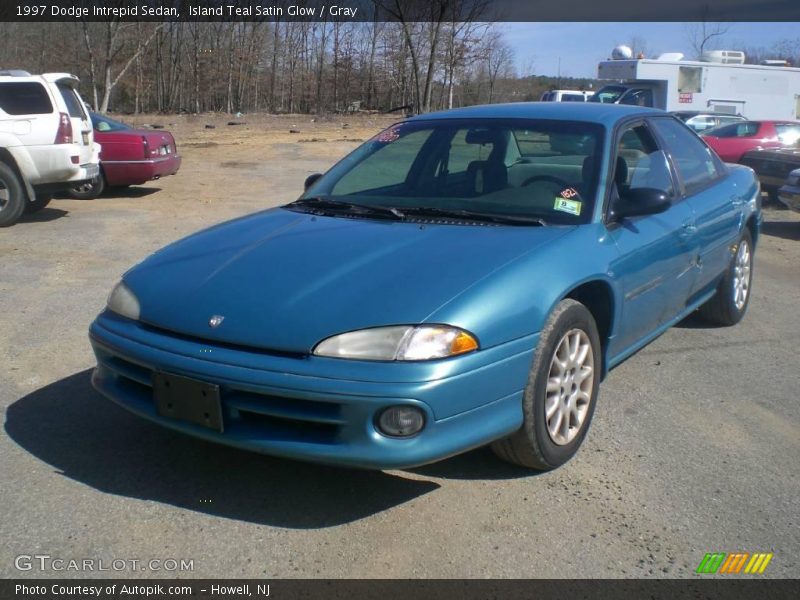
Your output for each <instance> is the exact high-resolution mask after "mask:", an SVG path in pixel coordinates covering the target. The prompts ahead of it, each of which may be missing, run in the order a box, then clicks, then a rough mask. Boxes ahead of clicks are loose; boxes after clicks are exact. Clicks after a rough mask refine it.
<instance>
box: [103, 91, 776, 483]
mask: <svg viewBox="0 0 800 600" xmlns="http://www.w3.org/2000/svg"><path fill="white" fill-rule="evenodd" d="M306 184H307V189H306V192H305V193H304V194H303V195H302V196H301V197H300V199H299V200H297V201H295V202H292V203H291V204H288V205H286V206H282V207H280V208H275V209H271V210H266V211H264V212H260V213H257V214H254V215H250V216H247V217H244V218H240V219H237V220H235V221H231V222H229V223H223V224H221V225H218V226H216V227H212V228H211V229H208V230H206V231H203V232H200V233H197V234H195V235H192V236H190V237H188V238H186V239H184V240H181V241H178V242H176V243H174V244H172V245H170V246H168V247H166V248H164V249H163V250H160V251H159V252H156V253H155V254H154V255H152V256H150V257H149V258H147V259H146V260H145V261H144V262H142V263H141V264H139V265H137V266H136V267H134V268H133V269H131V270H130V271H128V272H127V273H125V275H124V276H123V278H122V281H120V282H119V283H118V284H117V286H116V287H115V288H114V290H113V291H112V293H111V295H110V297H109V300H108V307H107V309H106V310H105V311H104V312H102V313H101V314H100V315H99V316H98V317H97V320H96V321H95V322H94V323H93V324H92V326H91V331H90V337H91V341H92V345H93V347H94V351H95V353H96V355H97V360H98V366H97V369H96V370H95V372H94V375H93V383H94V386H95V387H96V388H97V389H98V390H99V391H100V392H102V393H103V394H105V395H106V396H108V397H109V398H111V399H112V400H114V401H116V402H118V403H119V404H121V405H122V406H124V407H125V408H127V409H129V410H131V411H133V412H134V413H136V414H139V415H141V416H143V417H146V418H148V419H151V420H153V421H155V422H157V423H160V424H162V425H165V426H167V427H171V428H173V429H177V430H180V431H183V432H186V433H189V434H192V435H195V436H198V437H202V438H205V439H208V440H213V441H218V442H222V443H226V444H230V445H233V446H238V447H240V448H246V449H249V450H255V451H259V452H264V453H268V454H273V455H277V456H284V457H291V458H298V459H307V460H312V461H317V462H322V463H330V464H337V465H350V466H357V467H367V468H396V467H408V466H413V465H419V464H423V463H427V462H431V461H435V460H439V459H442V458H444V457H447V456H451V455H453V454H457V453H459V452H463V451H465V450H468V449H470V448H474V447H476V446H480V445H483V444H487V443H492V444H493V448H494V449H495V450H496V452H497V454H498V455H500V456H501V457H503V458H505V459H507V460H510V461H512V462H515V463H518V464H521V465H525V466H528V467H532V468H536V469H551V468H554V467H557V466H559V465H561V464H562V463H564V462H565V461H567V460H568V459H569V458H570V457H572V456H573V454H574V453H575V452H576V451H577V449H578V447H579V446H580V444H581V442H582V441H583V439H584V437H585V436H586V432H587V429H588V427H589V423H590V421H591V418H592V414H593V412H594V410H595V406H596V404H597V396H598V386H599V383H600V380H601V379H602V378H603V376H604V375H605V374H606V372H607V371H608V370H609V369H610V368H612V367H614V366H615V365H617V364H619V363H620V362H622V361H623V360H625V359H626V358H627V357H629V356H630V355H631V354H633V353H634V352H636V351H637V350H638V349H639V348H641V347H643V346H644V345H645V344H647V343H648V342H650V341H651V340H653V339H654V338H655V337H656V336H658V335H659V334H660V333H662V332H663V331H665V330H666V329H667V328H668V327H670V326H671V325H673V324H674V323H676V322H677V321H679V320H680V319H682V318H684V317H685V316H686V315H688V314H689V313H691V312H692V311H694V310H696V309H698V308H699V309H700V310H701V311H702V313H703V314H704V315H705V316H706V317H707V318H708V319H710V320H711V321H714V322H717V323H720V324H728V325H730V324H734V323H736V322H737V321H739V320H740V319H741V318H742V316H743V315H744V312H745V310H746V308H747V303H748V300H749V297H750V285H751V277H752V260H753V250H754V246H755V243H756V241H757V238H758V231H759V226H760V219H761V217H760V205H759V186H758V182H757V181H756V179H755V177H754V175H753V172H752V171H751V170H750V169H748V168H746V167H740V166H732V165H725V164H724V163H722V162H721V161H720V160H719V158H718V157H717V156H716V155H715V154H714V153H713V152H712V151H711V150H709V148H708V147H707V146H706V145H705V144H704V143H703V141H701V140H700V139H699V138H698V137H697V136H696V135H695V134H694V133H693V132H691V131H690V130H689V129H688V128H687V127H686V126H685V125H683V124H682V123H680V122H679V121H678V120H677V119H675V118H674V117H672V116H670V115H668V114H666V113H663V112H660V111H656V110H653V109H643V108H638V107H626V106H617V105H603V104H577V103H576V104H557V103H541V104H540V103H530V104H509V105H496V106H481V107H473V108H465V109H458V110H452V111H448V112H443V113H434V114H428V115H423V116H419V117H415V118H411V119H408V120H406V121H403V122H401V123H398V124H396V125H394V126H392V127H390V128H389V129H387V130H385V131H383V132H382V133H380V134H378V135H377V136H376V137H374V138H373V139H371V140H369V141H368V142H366V143H365V144H363V145H362V146H361V147H359V148H358V149H357V150H355V151H354V152H353V153H352V154H350V155H349V156H347V157H346V158H344V159H343V160H342V161H340V162H339V163H338V164H336V165H335V166H334V167H333V168H331V169H330V171H328V172H327V173H326V174H324V175H322V176H311V177H309V179H308V180H307V182H306Z"/></svg>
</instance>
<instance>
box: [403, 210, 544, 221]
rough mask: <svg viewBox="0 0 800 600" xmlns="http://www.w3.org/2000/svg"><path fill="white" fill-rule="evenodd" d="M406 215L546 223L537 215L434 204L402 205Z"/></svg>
mask: <svg viewBox="0 0 800 600" xmlns="http://www.w3.org/2000/svg"><path fill="white" fill-rule="evenodd" d="M403 212H404V213H405V214H406V215H415V216H431V217H450V218H457V219H468V220H471V221H486V222H489V223H503V224H506V225H546V223H545V222H544V220H542V219H540V218H538V217H525V216H522V215H506V214H492V213H482V212H475V211H472V210H458V209H447V208H439V207H436V206H412V207H404V208H403Z"/></svg>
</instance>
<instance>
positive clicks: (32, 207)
mask: <svg viewBox="0 0 800 600" xmlns="http://www.w3.org/2000/svg"><path fill="white" fill-rule="evenodd" d="M52 199H53V196H51V195H50V194H47V195H40V196H37V197H36V200H33V201H32V202H26V203H25V212H26V213H28V214H31V213H36V212H39V211H40V210H42V209H43V208H44V207H45V206H47V205H48V204H50V201H51V200H52Z"/></svg>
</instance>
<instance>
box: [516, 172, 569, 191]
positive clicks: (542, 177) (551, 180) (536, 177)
mask: <svg viewBox="0 0 800 600" xmlns="http://www.w3.org/2000/svg"><path fill="white" fill-rule="evenodd" d="M539 181H545V182H547V183H554V184H556V185H558V186H560V187H561V189H562V190H563V189H566V188H568V187H572V184H571V183H570V182H569V181H567V180H566V179H561V177H556V176H555V175H534V176H533V177H528V179H526V180H525V181H523V182H522V187H524V186H526V185H530V184H532V183H536V182H539Z"/></svg>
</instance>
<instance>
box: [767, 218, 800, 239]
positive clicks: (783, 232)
mask: <svg viewBox="0 0 800 600" xmlns="http://www.w3.org/2000/svg"><path fill="white" fill-rule="evenodd" d="M761 233H763V234H764V235H769V236H772V237H779V238H783V239H784V240H792V241H794V242H796V241H798V240H800V221H764V222H763V223H762V224H761Z"/></svg>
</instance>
